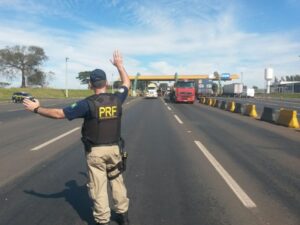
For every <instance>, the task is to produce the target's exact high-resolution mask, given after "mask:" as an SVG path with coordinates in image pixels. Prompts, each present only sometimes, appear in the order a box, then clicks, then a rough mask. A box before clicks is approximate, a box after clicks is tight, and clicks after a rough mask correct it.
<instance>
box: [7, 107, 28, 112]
mask: <svg viewBox="0 0 300 225" xmlns="http://www.w3.org/2000/svg"><path fill="white" fill-rule="evenodd" d="M17 111H25V108H24V109H10V110H7V111H6V112H17Z"/></svg>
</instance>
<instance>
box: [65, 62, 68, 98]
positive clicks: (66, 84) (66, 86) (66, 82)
mask: <svg viewBox="0 0 300 225" xmlns="http://www.w3.org/2000/svg"><path fill="white" fill-rule="evenodd" d="M68 60H69V58H68V57H66V76H65V89H66V98H68V97H69V92H68Z"/></svg>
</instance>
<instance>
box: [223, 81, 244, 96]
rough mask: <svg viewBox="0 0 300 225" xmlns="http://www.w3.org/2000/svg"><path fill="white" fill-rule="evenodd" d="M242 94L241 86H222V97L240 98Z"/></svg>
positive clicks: (239, 84) (237, 84)
mask: <svg viewBox="0 0 300 225" xmlns="http://www.w3.org/2000/svg"><path fill="white" fill-rule="evenodd" d="M242 93H243V84H241V83H233V84H227V85H224V86H223V95H224V96H229V97H240V96H241V95H242Z"/></svg>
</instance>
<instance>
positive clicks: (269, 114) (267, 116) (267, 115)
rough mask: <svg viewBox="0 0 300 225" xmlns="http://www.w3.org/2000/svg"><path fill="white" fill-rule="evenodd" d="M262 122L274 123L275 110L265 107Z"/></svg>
mask: <svg viewBox="0 0 300 225" xmlns="http://www.w3.org/2000/svg"><path fill="white" fill-rule="evenodd" d="M260 120H262V121H266V122H269V123H274V121H275V120H274V109H273V108H270V107H264V111H263V113H262V114H261V117H260Z"/></svg>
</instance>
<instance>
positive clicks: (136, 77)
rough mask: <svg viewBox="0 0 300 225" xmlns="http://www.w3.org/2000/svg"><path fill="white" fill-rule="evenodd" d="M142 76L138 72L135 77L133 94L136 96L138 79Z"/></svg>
mask: <svg viewBox="0 0 300 225" xmlns="http://www.w3.org/2000/svg"><path fill="white" fill-rule="evenodd" d="M139 76H141V74H140V73H137V74H136V76H135V79H134V84H133V91H132V96H134V97H135V96H136V86H137V81H138V77H139Z"/></svg>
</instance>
